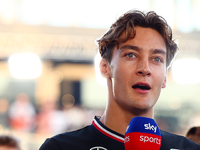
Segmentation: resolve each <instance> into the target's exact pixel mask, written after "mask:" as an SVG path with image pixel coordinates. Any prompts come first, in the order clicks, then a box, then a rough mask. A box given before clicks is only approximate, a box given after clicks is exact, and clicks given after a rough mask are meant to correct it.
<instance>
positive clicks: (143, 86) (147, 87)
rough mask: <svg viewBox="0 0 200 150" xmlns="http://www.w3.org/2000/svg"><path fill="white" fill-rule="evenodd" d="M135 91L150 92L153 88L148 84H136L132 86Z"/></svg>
mask: <svg viewBox="0 0 200 150" xmlns="http://www.w3.org/2000/svg"><path fill="white" fill-rule="evenodd" d="M132 88H133V89H140V90H150V89H151V86H150V85H149V84H148V83H136V84H135V85H133V86H132Z"/></svg>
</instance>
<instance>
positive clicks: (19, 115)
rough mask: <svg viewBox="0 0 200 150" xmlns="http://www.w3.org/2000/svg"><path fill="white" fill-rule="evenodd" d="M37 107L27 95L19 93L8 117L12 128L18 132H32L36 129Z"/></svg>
mask: <svg viewBox="0 0 200 150" xmlns="http://www.w3.org/2000/svg"><path fill="white" fill-rule="evenodd" d="M35 115H36V111H35V107H34V106H33V104H32V103H31V102H30V100H29V96H28V95H27V94H26V93H19V94H18V95H17V96H16V99H15V101H14V102H13V103H11V105H10V108H9V111H8V117H9V121H10V127H11V128H12V129H13V130H16V131H22V132H23V131H24V132H31V131H33V129H34V127H35V125H34V124H35Z"/></svg>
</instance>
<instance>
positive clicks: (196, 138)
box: [186, 126, 200, 145]
mask: <svg viewBox="0 0 200 150" xmlns="http://www.w3.org/2000/svg"><path fill="white" fill-rule="evenodd" d="M186 138H188V139H190V140H191V141H193V142H195V143H197V144H199V145H200V127H199V126H198V127H192V128H190V129H189V130H188V131H187V133H186Z"/></svg>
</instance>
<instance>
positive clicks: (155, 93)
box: [109, 26, 167, 110]
mask: <svg viewBox="0 0 200 150" xmlns="http://www.w3.org/2000/svg"><path fill="white" fill-rule="evenodd" d="M135 29H136V36H135V38H133V39H129V40H128V41H126V42H125V43H121V44H119V48H117V47H115V48H114V50H113V54H112V60H111V62H110V64H109V69H110V76H111V78H112V81H113V82H112V83H113V96H114V99H115V101H116V102H117V103H118V104H119V105H120V106H122V108H125V109H130V110H133V109H134V108H136V109H139V110H150V109H152V108H153V106H154V104H155V103H156V101H157V99H158V97H159V95H160V91H161V88H164V87H165V86H166V73H167V70H166V45H165V42H164V40H163V38H162V36H161V35H160V34H159V33H158V32H157V31H156V30H153V29H151V28H143V27H139V26H138V27H136V28H135Z"/></svg>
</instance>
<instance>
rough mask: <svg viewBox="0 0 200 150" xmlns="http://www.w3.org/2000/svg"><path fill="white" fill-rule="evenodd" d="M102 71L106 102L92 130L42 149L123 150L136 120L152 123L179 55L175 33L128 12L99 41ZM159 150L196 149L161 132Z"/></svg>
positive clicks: (149, 16) (151, 17)
mask: <svg viewBox="0 0 200 150" xmlns="http://www.w3.org/2000/svg"><path fill="white" fill-rule="evenodd" d="M98 44H99V51H100V54H101V56H102V60H101V62H100V71H101V74H102V76H104V77H105V78H106V79H107V86H108V103H107V107H106V110H105V112H104V114H103V115H102V116H101V117H95V119H94V120H93V123H92V125H90V126H87V127H85V128H83V129H80V130H77V131H73V132H69V133H63V134H60V135H57V136H55V137H52V138H50V139H47V140H46V141H45V143H44V144H43V145H42V146H41V148H40V150H124V149H125V148H124V134H125V131H126V128H127V126H128V124H129V122H130V121H131V119H132V118H134V117H135V116H143V117H148V118H153V109H154V105H155V103H156V101H157V100H158V97H159V95H160V92H161V89H162V88H165V87H166V78H167V69H168V67H169V66H170V63H171V60H172V59H173V58H174V56H175V53H176V51H177V45H176V43H175V42H174V41H173V40H172V31H171V29H170V27H169V26H168V25H167V23H166V21H165V20H164V19H163V18H162V17H160V16H158V15H157V14H156V13H154V12H148V13H146V14H145V13H143V12H140V11H129V12H127V13H126V14H124V15H123V16H121V17H120V18H119V19H118V20H117V21H116V22H115V23H114V24H113V25H112V26H111V27H110V29H109V30H108V31H107V33H106V34H105V35H104V36H103V37H102V38H101V39H99V40H98ZM161 134H162V143H161V148H160V150H170V149H181V150H197V149H200V147H198V145H196V144H195V143H193V142H192V141H189V140H187V139H186V138H184V137H182V136H177V135H173V134H170V133H167V132H164V131H161Z"/></svg>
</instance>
